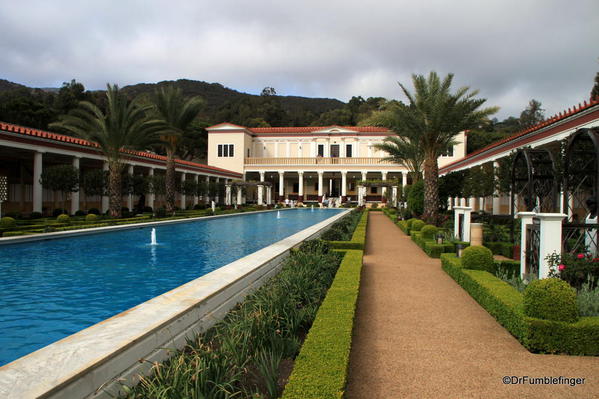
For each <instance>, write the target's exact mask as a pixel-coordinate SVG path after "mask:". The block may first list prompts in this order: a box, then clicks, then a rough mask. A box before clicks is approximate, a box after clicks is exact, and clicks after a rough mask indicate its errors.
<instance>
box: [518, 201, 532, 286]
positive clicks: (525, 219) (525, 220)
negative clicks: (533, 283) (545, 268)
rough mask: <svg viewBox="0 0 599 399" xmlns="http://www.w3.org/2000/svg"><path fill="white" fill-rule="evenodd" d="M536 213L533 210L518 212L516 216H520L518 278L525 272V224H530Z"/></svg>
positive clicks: (522, 276)
mask: <svg viewBox="0 0 599 399" xmlns="http://www.w3.org/2000/svg"><path fill="white" fill-rule="evenodd" d="M535 215H536V213H534V212H518V213H517V214H516V217H517V218H520V278H524V275H525V274H526V240H527V237H526V236H527V233H526V226H527V225H529V224H532V218H533V217H534V216H535Z"/></svg>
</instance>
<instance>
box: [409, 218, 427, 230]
mask: <svg viewBox="0 0 599 399" xmlns="http://www.w3.org/2000/svg"><path fill="white" fill-rule="evenodd" d="M424 225H425V223H424V221H422V220H420V219H416V220H414V221H413V222H412V227H410V232H412V231H420V230H421V229H422V228H423V227H424Z"/></svg>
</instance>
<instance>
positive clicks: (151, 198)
mask: <svg viewBox="0 0 599 399" xmlns="http://www.w3.org/2000/svg"><path fill="white" fill-rule="evenodd" d="M148 176H150V177H154V168H150V170H149V172H148ZM152 191H153V190H152ZM155 198H156V194H154V193H153V192H152V193H148V197H147V204H148V206H149V207H150V208H152V210H154V199H155Z"/></svg>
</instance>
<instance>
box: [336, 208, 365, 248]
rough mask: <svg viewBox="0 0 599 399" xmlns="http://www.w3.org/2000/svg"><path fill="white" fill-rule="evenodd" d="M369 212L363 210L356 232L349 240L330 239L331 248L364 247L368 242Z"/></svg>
mask: <svg viewBox="0 0 599 399" xmlns="http://www.w3.org/2000/svg"><path fill="white" fill-rule="evenodd" d="M368 212H370V211H364V212H362V216H361V217H360V220H359V221H358V224H357V225H356V228H355V230H354V233H353V235H352V237H351V240H349V241H329V244H330V245H331V248H334V249H361V250H363V249H364V244H365V242H366V223H367V222H368Z"/></svg>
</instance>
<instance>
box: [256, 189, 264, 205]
mask: <svg viewBox="0 0 599 399" xmlns="http://www.w3.org/2000/svg"><path fill="white" fill-rule="evenodd" d="M257 187H258V205H264V185H263V184H258V186H257Z"/></svg>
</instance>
